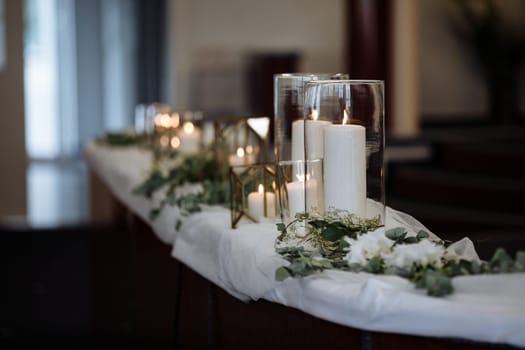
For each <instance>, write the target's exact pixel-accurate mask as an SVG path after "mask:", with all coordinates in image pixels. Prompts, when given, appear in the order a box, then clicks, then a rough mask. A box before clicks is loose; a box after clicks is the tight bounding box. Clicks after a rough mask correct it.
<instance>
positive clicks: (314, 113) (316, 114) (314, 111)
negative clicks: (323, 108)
mask: <svg viewBox="0 0 525 350" xmlns="http://www.w3.org/2000/svg"><path fill="white" fill-rule="evenodd" d="M318 118H319V112H317V109H315V108H314V109H313V110H312V119H313V120H317V119H318Z"/></svg>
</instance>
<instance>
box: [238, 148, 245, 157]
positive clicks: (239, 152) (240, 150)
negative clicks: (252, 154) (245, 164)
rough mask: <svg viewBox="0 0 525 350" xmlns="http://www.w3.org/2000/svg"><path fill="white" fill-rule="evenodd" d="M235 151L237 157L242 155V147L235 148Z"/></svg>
mask: <svg viewBox="0 0 525 350" xmlns="http://www.w3.org/2000/svg"><path fill="white" fill-rule="evenodd" d="M236 153H237V157H239V158H242V157H244V148H242V147H239V148H237V152H236Z"/></svg>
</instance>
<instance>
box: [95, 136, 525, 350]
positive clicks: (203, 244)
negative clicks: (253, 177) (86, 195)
mask: <svg viewBox="0 0 525 350" xmlns="http://www.w3.org/2000/svg"><path fill="white" fill-rule="evenodd" d="M86 157H87V159H88V162H89V164H90V167H91V170H92V172H93V174H94V176H93V183H94V185H96V186H94V187H93V189H95V188H98V189H99V190H100V189H103V190H104V191H106V197H105V199H104V198H101V197H99V196H100V192H101V191H98V192H99V195H96V194H95V193H94V195H93V199H94V201H93V204H94V208H95V209H96V210H95V212H96V213H98V214H97V215H96V216H97V217H99V218H105V219H108V218H111V216H112V215H113V214H109V213H115V212H121V213H122V212H126V213H127V219H126V220H127V222H128V225H127V227H128V229H129V231H132V232H133V231H135V233H134V235H135V237H136V235H137V232H142V236H141V237H143V238H144V237H147V236H148V235H149V238H148V239H149V241H150V243H149V244H151V246H154V245H155V244H154V243H152V242H151V240H153V242H155V241H156V243H157V244H158V245H160V246H162V247H163V248H162V249H161V250H162V251H164V253H161V254H166V255H168V256H169V255H171V257H172V258H171V260H170V262H169V263H166V259H163V260H162V261H163V263H162V264H163V265H164V266H153V265H151V264H149V263H150V262H151V261H152V260H158V257H155V255H152V256H151V257H150V258H151V259H150V258H145V259H144V263H143V264H139V263H137V264H138V265H137V266H140V267H143V266H150V270H149V271H147V272H145V273H144V271H143V273H144V276H146V277H147V278H149V279H150V280H151V276H152V275H158V271H165V269H166V266H167V265H169V266H172V267H171V269H170V270H169V272H168V273H167V274H166V275H164V276H163V277H162V279H163V280H164V279H165V280H166V285H169V286H171V287H170V289H169V290H170V291H171V292H170V293H168V296H167V297H166V300H165V302H166V307H167V309H169V310H172V312H171V313H170V315H172V316H169V317H167V316H166V317H165V319H166V323H167V324H168V325H165V327H166V328H165V329H171V330H172V335H173V339H174V344H175V345H178V346H180V347H187V348H196V347H197V348H200V347H209V348H223V347H225V348H230V347H234V346H250V348H254V347H255V348H257V347H261V348H262V347H265V348H267V347H268V346H271V347H272V348H274V347H281V348H284V347H287V348H290V347H291V348H299V347H301V346H302V347H304V346H309V347H321V346H323V347H325V346H326V345H328V344H329V345H330V347H334V348H337V347H341V348H343V347H345V348H347V347H349V346H350V347H357V348H359V347H360V348H367V349H371V348H388V347H390V346H392V347H393V348H394V347H395V348H400V347H403V348H411V347H413V348H416V347H417V348H421V347H424V348H432V349H434V348H444V347H446V348H451V347H453V348H487V347H492V346H505V345H513V346H522V347H523V346H525V302H524V300H523V298H522V293H523V290H525V276H524V275H517V274H516V275H498V276H471V277H462V278H456V279H455V280H454V287H455V289H456V292H455V294H453V295H451V296H449V297H446V298H432V297H428V296H426V295H424V293H423V292H421V291H419V290H415V289H414V288H413V286H412V285H411V284H410V283H409V282H407V281H405V280H403V279H401V278H398V277H396V276H373V275H368V274H356V273H349V272H339V271H325V272H323V273H322V274H319V275H316V276H312V277H308V278H305V279H302V280H294V279H289V280H286V281H284V282H280V283H279V282H276V281H275V280H274V278H273V272H274V271H275V269H276V267H278V266H280V265H282V264H284V263H285V262H284V261H283V260H282V259H280V258H279V256H277V255H276V254H274V253H273V241H274V239H275V237H276V235H277V232H276V230H275V226H274V224H271V223H267V224H246V225H242V226H241V227H240V228H239V229H237V230H232V229H230V228H229V213H228V211H227V210H225V209H223V208H208V209H207V210H205V211H204V212H202V213H199V214H196V215H193V216H190V217H188V218H186V217H184V218H181V217H180V213H179V211H178V210H177V208H172V207H168V208H166V209H165V210H163V212H162V213H161V215H160V216H159V217H158V218H157V219H156V220H154V221H150V220H149V218H148V213H149V210H150V209H151V208H152V206H154V205H155V203H158V202H159V201H160V199H161V197H162V193H156V194H155V195H154V197H153V199H152V200H148V199H146V198H143V197H140V196H136V195H134V194H132V189H133V188H134V187H136V186H137V185H138V184H139V183H140V182H141V181H143V180H144V179H145V178H146V176H147V175H148V173H149V171H150V169H151V161H152V160H151V156H150V154H149V153H147V152H145V151H142V150H140V149H134V148H126V149H125V148H122V149H114V148H107V147H102V146H98V145H95V144H90V145H89V146H88V147H87V148H86ZM93 192H96V191H93ZM111 198H116V199H117V202H118V203H119V204H118V205H115V206H114V207H117V208H118V207H120V210H114V208H112V207H111V206H108V205H107V204H108V203H110V201H111ZM103 203H105V204H106V207H103V205H102V204H103ZM395 214H397V213H396V212H395V211H392V215H393V216H392V217H394V218H399V217H398V216H396V215H395ZM130 217H131V218H133V219H130ZM402 218H404V219H405V224H407V225H412V226H413V228H414V229H417V226H418V225H420V223H418V222H417V221H415V220H413V221H412V220H411V218H410V217H409V216H403V217H402ZM178 219H183V224H182V226H181V227H180V229H179V230H178V231H177V230H175V222H176V221H177V220H178ZM130 221H131V222H135V223H136V224H135V225H131V226H130V225H129V222H130ZM137 223H139V224H137ZM387 225H388V222H387ZM137 226H140V227H141V228H142V229H141V230H138V231H137V229H136V227H137ZM135 246H136V244H135ZM465 246H466V247H467V248H468V247H470V246H469V245H468V241H467V242H466V244H465ZM170 253H171V254H170ZM138 283H139V284H140V282H138ZM150 283H153V282H151V281H150ZM142 287H143V288H144V286H142ZM146 294H147V293H146ZM152 297H154V296H152ZM148 300H149V299H147V298H144V299H143V300H142V301H143V302H142V303H141V304H140V307H141V308H142V309H144V310H145V311H144V312H145V313H146V314H147V310H148ZM157 302H158V300H157ZM144 304H145V305H144ZM168 319H169V320H171V322H168V321H167V320H168ZM170 326H173V328H170ZM140 329H147V323H146V324H145V325H144V328H141V327H139V330H138V332H139V333H140Z"/></svg>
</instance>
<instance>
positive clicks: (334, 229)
mask: <svg viewBox="0 0 525 350" xmlns="http://www.w3.org/2000/svg"><path fill="white" fill-rule="evenodd" d="M344 235H345V228H344V226H341V225H340V224H338V223H331V224H328V225H327V226H326V227H324V228H323V229H322V231H321V237H323V239H325V240H327V241H330V242H335V241H338V240H340V239H341V238H343V237H344Z"/></svg>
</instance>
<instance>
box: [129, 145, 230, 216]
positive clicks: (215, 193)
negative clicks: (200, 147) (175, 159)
mask: <svg viewBox="0 0 525 350" xmlns="http://www.w3.org/2000/svg"><path fill="white" fill-rule="evenodd" d="M185 184H202V187H203V191H202V192H198V193H189V194H182V195H181V194H177V191H176V190H177V188H179V187H180V186H183V185H185ZM164 187H167V190H166V192H165V196H164V198H163V199H162V200H161V202H160V203H159V206H158V207H156V208H153V209H152V210H151V211H150V220H154V219H155V218H156V217H157V216H158V215H159V214H160V213H161V211H162V209H163V208H164V207H165V206H166V205H171V206H175V205H176V206H178V207H179V208H180V209H181V212H182V214H183V215H187V214H191V213H194V212H198V211H200V210H201V209H202V208H201V205H203V204H207V205H225V204H226V203H227V202H228V201H229V191H230V188H229V183H228V182H227V181H224V180H223V179H221V176H220V174H219V173H218V172H217V171H216V164H215V161H214V158H213V156H212V155H211V154H210V153H209V152H202V153H199V154H195V155H191V156H185V157H184V158H183V159H182V160H181V162H180V164H177V166H174V167H173V168H171V169H170V170H169V171H168V172H167V174H164V173H163V172H162V171H161V170H160V169H159V168H155V169H154V170H153V171H152V172H151V174H150V176H149V177H148V178H147V179H146V180H145V181H144V182H143V183H142V184H140V185H139V186H137V187H136V188H135V189H134V190H133V193H134V194H136V195H143V196H145V197H146V198H152V196H153V193H154V192H156V191H158V190H160V189H161V188H164Z"/></svg>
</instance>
